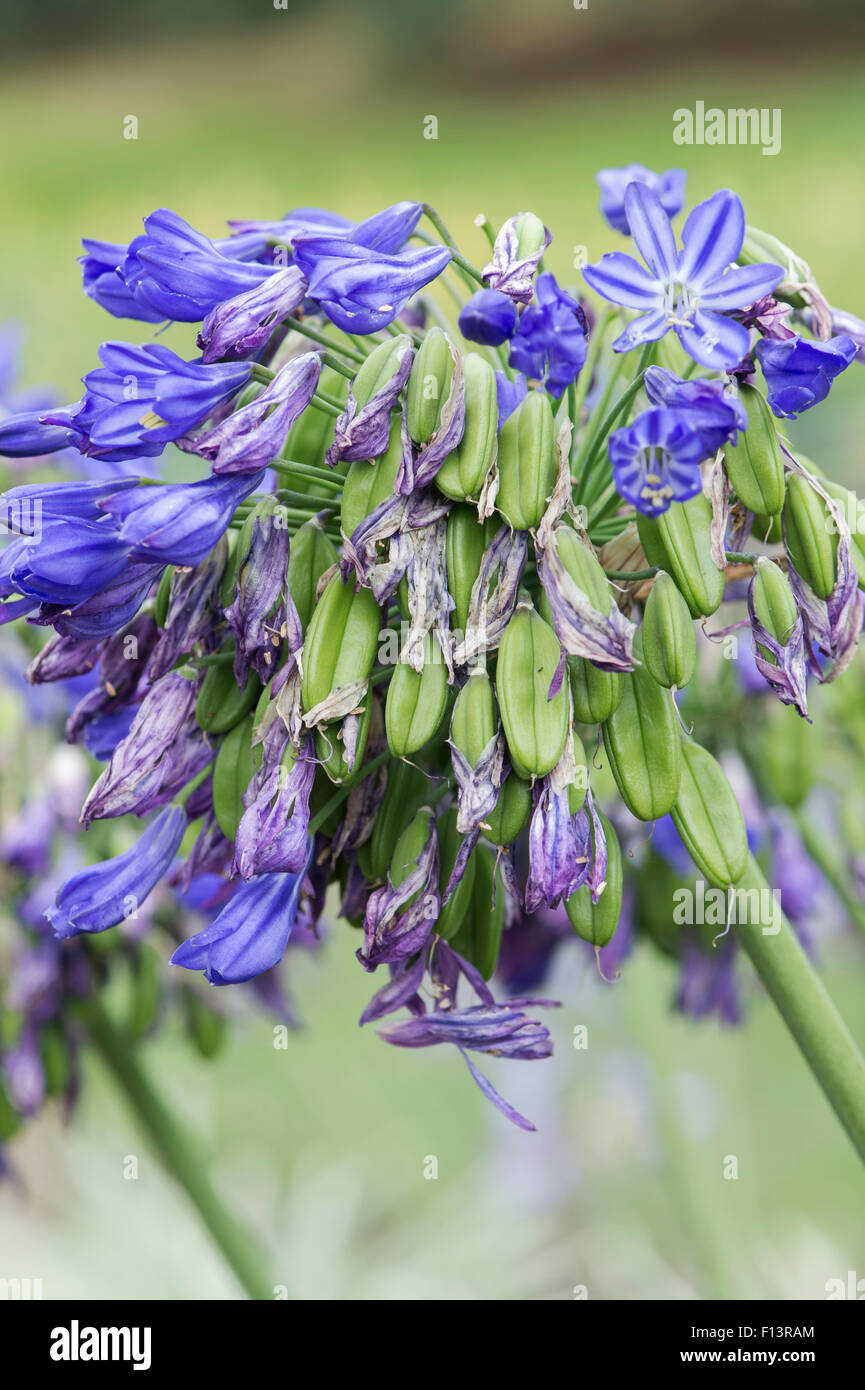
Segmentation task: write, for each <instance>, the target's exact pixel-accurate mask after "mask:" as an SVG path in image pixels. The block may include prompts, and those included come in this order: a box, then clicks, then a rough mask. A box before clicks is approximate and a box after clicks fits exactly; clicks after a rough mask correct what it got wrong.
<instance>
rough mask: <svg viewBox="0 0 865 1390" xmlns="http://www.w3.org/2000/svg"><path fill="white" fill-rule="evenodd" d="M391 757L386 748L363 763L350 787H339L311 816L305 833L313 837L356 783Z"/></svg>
mask: <svg viewBox="0 0 865 1390" xmlns="http://www.w3.org/2000/svg"><path fill="white" fill-rule="evenodd" d="M391 756H392V754H391V751H390V749H389V748H386V749H385V751H384V752H383V753H379V754H378V756H377V757H375V758H370V760H369V762H368V763H364V765H363V767H362V768H361V770H360V772H359V773H358V774H357V777H352V779H351V785H350V786H348V787H346V786H342V787H340V788H339V790H338V791H336V792H334V794H333V796H332V797H331V798H330V800H329V801H326V802H325V803H324V805H323V806H322V808H321V810H320V811H318V812H317V813H316V814H315V815H314V816H313V818H312V820H311V821H310V822H309V826H308V829H307V833H308V834H309V835H310V836H313V835H314V834H315V832H316V831H317V830H320V829H321V827H322V826H323V825H324V823H325V821H326V820H328V818H329V817H330V816H332V815H333V813H334V811H335V810H337V808H338V807H340V806H341V805H342V803H343V802H344V801H345V799H346V797H347V796H348V795H349V793H350V792H351V791H352V790H353V789H354V788H355V787H356V786H357V785H358V783H359V782H363V781H364V780H365V779H366V778H367V777H369V775H370V773H371V772H375V770H376V768H379V767H381V765H382V763H385V762H387V761H388V759H389V758H390V757H391Z"/></svg>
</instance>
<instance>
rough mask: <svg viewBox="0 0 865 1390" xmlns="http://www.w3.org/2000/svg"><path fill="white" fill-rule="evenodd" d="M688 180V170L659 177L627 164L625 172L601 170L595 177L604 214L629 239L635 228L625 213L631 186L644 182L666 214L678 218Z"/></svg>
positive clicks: (666, 173) (636, 165) (640, 165)
mask: <svg viewBox="0 0 865 1390" xmlns="http://www.w3.org/2000/svg"><path fill="white" fill-rule="evenodd" d="M687 177H688V175H687V173H686V172H685V170H684V169H665V170H664V173H663V174H656V173H654V172H653V170H651V169H647V168H646V167H645V165H644V164H625V165H624V166H623V167H622V168H621V169H599V170H598V172H597V174H596V175H595V178H596V179H597V181H598V187H599V188H600V190H601V201H600V209H601V212H602V213H603V215H604V217H605V218H606V219H607V221H608V222H609V224H610V226H611V227H612V228H613V230H614V231H616V232H623V233H624V235H625V236H627V235H628V233H629V231H630V230H631V229H630V227H629V225H628V214H627V212H626V211H625V192H626V190H627V187H628V184H631V183H642V184H645V186H646V187H647V188H651V190H652V192H653V193H655V194H657V197H658V201H659V202H660V204H661V207H662V208H663V209H664V212H666V213H668V215H669V216H670V217H675V216H676V213H677V212H681V210H682V204H683V203H684V201H685V181H686V179H687Z"/></svg>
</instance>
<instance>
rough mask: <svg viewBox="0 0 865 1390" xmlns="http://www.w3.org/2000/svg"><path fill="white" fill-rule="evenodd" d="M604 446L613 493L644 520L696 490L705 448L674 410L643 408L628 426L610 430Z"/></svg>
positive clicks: (699, 479)
mask: <svg viewBox="0 0 865 1390" xmlns="http://www.w3.org/2000/svg"><path fill="white" fill-rule="evenodd" d="M608 448H609V453H610V461H611V462H612V465H613V481H614V483H615V484H616V487H617V489H618V491H619V492H620V493H621V495H622V497H624V498H625V499H626V501H628V502H633V504H634V506H635V507H636V508H637V510H638V511H640V512H644V513H645V515H646V516H659V515H660V514H661V512H665V511H666V510H667V508H668V507H669V505H670V503H671V502H686V501H687V500H688V498H689V497H695V496H696V495H697V493H698V492H699V491H700V489H701V487H702V481H701V477H700V464H701V463H702V461H703V459H704V458H705V456H706V455H705V446H704V443H703V440H702V437H701V435H700V434H699V432H697V431H695V430H693V429H691V427H690V425H689V424H688V421H687V419H686V418H684V419H683V417H682V415H681V414H680V412H679V411H675V410H665V409H664V408H663V407H654V408H653V409H651V410H644V411H643V413H642V415H638V416H637V418H636V420H635V421H634V422H633V424H631V425H628V426H627V427H626V428H625V429H621V430H614V431H613V433H612V434H611V435H610V438H609V444H608Z"/></svg>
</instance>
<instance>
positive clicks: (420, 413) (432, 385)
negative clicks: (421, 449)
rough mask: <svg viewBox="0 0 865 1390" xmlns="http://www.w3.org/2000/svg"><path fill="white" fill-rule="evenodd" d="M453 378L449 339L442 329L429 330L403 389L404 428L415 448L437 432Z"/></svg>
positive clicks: (452, 360)
mask: <svg viewBox="0 0 865 1390" xmlns="http://www.w3.org/2000/svg"><path fill="white" fill-rule="evenodd" d="M453 374H454V359H453V355H452V348H451V343H450V339H449V338H448V335H447V334H446V333H445V332H444V331H443V330H442V329H441V328H431V329H430V330H429V332H428V333H427V335H426V337H425V338H424V340H423V342H422V344H421V346H420V347H419V348H418V351H417V354H416V356H415V359H414V362H413V363H412V369H411V376H410V377H409V379H408V387H407V389H406V398H405V418H406V425H407V427H408V432H409V434H410V435H411V438H412V439H413V440H414V442H415V444H426V443H428V442H429V440H430V439H431V438H432V436H433V435H434V434H435V432H436V430H437V429H438V426H439V422H440V419H441V411H442V407H443V405H444V403H445V401H446V400H447V398H448V395H449V394H450V389H451V378H452V377H453Z"/></svg>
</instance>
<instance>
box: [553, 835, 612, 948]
mask: <svg viewBox="0 0 865 1390" xmlns="http://www.w3.org/2000/svg"><path fill="white" fill-rule="evenodd" d="M598 819H599V820H600V822H601V825H602V827H603V831H604V835H605V836H606V839H607V880H606V887H605V888H604V891H603V893H602V894H601V896H600V897H599V899H598V901H597V902H596V903H593V902H592V892H591V889H590V888H589V886H588V884H583V886H582V888H578V889H577V891H576V893H572V894H571V896H570V897H569V898H566V899H565V912H566V913H567V914H568V921H569V922H570V924H571V926H572V927H573V929H574V931H575V932H576V933H577V935H578V936H581V937H582V938H583V940H584V941H588V942H589V944H590V945H591V946H594V947H595V949H596V950H600V949H601V948H602V947H604V946H609V944H610V942H611V941H612V939H613V936H614V934H615V931H616V927H617V926H618V925H619V918H620V917H621V915H622V889H623V886H624V878H623V874H622V847H621V845H620V844H619V837H618V835H617V834H616V832H615V830H614V829H613V827H612V826H611V825H610V822H609V821H608V820H607V818H606V816H605V815H603V814H601V813H600V812H599V813H598ZM594 838H595V832H594V828H593V829H592V851H593V852H594Z"/></svg>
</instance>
